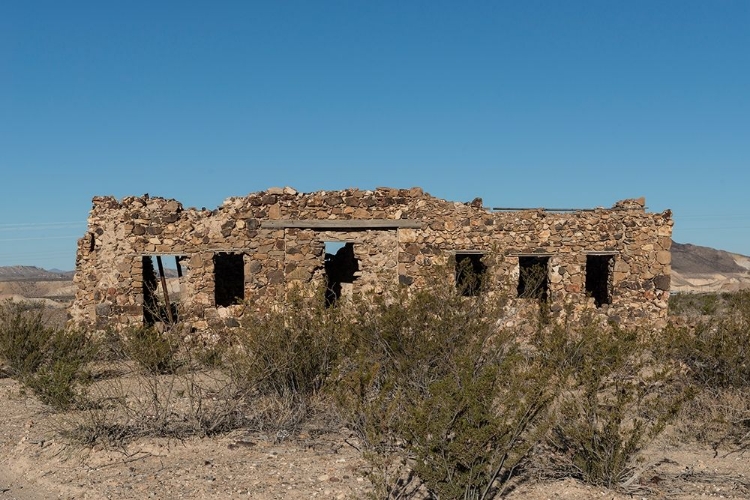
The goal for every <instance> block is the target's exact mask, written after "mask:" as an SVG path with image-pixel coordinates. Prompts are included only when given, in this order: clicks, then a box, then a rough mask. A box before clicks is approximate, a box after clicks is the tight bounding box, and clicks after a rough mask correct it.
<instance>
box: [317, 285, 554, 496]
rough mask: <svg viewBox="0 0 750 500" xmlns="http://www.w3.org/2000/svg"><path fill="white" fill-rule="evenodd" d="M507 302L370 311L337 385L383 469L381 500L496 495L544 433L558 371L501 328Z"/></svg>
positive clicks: (388, 303)
mask: <svg viewBox="0 0 750 500" xmlns="http://www.w3.org/2000/svg"><path fill="white" fill-rule="evenodd" d="M498 305H499V303H498V301H497V300H492V299H490V298H488V297H487V296H479V297H471V298H466V297H462V296H461V295H460V293H457V292H456V291H455V290H451V289H448V288H442V289H438V290H433V291H431V292H417V293H415V294H413V295H412V296H410V297H407V296H405V295H399V296H396V297H391V298H389V300H385V299H384V300H380V301H375V302H374V304H366V305H363V306H362V307H361V308H360V310H359V311H358V314H357V318H358V320H357V325H356V328H355V329H353V331H352V335H351V337H350V342H349V344H348V345H347V346H346V351H345V354H346V355H345V356H344V357H342V362H341V363H340V364H339V369H338V376H337V378H336V379H335V383H334V384H332V385H331V391H332V392H333V393H334V394H335V396H336V397H337V400H338V401H339V404H340V407H341V409H342V413H343V415H344V417H345V419H346V420H347V421H348V423H349V425H350V426H351V427H352V428H353V429H355V430H356V431H357V432H358V433H359V435H360V437H361V441H362V442H363V443H364V445H365V447H366V449H367V454H366V456H368V457H370V459H371V462H372V464H373V465H374V466H375V467H376V469H377V471H376V473H377V477H374V479H375V481H376V482H377V483H378V487H379V490H378V493H377V494H378V495H379V496H382V497H385V496H389V495H399V494H401V495H403V494H405V493H406V490H407V489H408V488H410V487H413V485H410V484H408V481H405V480H404V478H403V477H402V475H401V474H400V471H398V470H396V471H393V470H388V467H389V466H388V464H391V463H393V462H394V461H395V460H394V457H397V456H402V457H411V458H412V459H411V460H410V463H409V467H410V468H411V469H412V472H413V473H414V474H416V476H418V478H419V481H420V482H421V483H422V484H423V486H424V487H425V488H426V489H427V490H428V491H429V492H430V493H432V494H434V495H437V496H439V497H441V498H458V497H464V498H491V497H493V496H494V495H495V494H497V493H498V492H499V491H500V490H501V489H502V486H503V484H505V482H506V481H507V480H508V479H509V478H510V477H511V475H512V474H513V471H514V470H515V469H516V467H517V466H518V465H519V464H521V463H522V462H523V460H524V459H525V458H526V457H528V455H529V453H530V451H531V450H532V448H533V446H534V445H535V444H536V443H537V442H538V440H539V438H540V435H541V433H542V431H543V430H544V429H545V422H546V415H547V413H546V410H547V408H548V405H549V403H550V401H551V400H552V396H553V394H554V392H555V391H554V386H553V384H551V383H550V381H551V380H553V377H552V374H551V373H550V372H549V370H547V369H546V367H545V366H543V365H542V364H540V361H541V358H540V357H539V356H537V355H536V354H535V353H533V352H523V351H522V350H521V349H520V345H519V344H518V343H517V342H516V340H515V339H514V338H513V336H512V335H511V334H510V333H509V332H505V331H502V330H498V328H497V326H496V325H497V319H498V317H499V312H500V311H499V309H498Z"/></svg>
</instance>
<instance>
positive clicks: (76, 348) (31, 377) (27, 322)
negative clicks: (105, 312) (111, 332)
mask: <svg viewBox="0 0 750 500" xmlns="http://www.w3.org/2000/svg"><path fill="white" fill-rule="evenodd" d="M93 353H94V347H93V345H92V343H91V342H90V339H89V338H88V336H87V335H85V334H83V333H81V332H78V331H63V330H57V329H54V328H49V327H47V326H46V325H45V324H44V320H43V310H42V309H41V308H38V307H29V306H28V305H24V304H14V303H11V302H7V303H5V304H3V305H2V307H0V358H2V359H3V360H5V362H6V364H7V365H8V372H9V373H10V374H11V376H13V377H16V378H17V379H18V380H20V381H21V382H22V383H23V384H24V385H26V386H27V387H29V388H30V389H32V390H33V391H34V393H35V394H36V395H37V396H39V398H40V399H41V400H42V401H43V402H45V403H47V404H49V405H51V406H53V407H56V408H60V409H64V408H69V407H71V406H75V405H77V404H79V403H81V402H82V395H83V394H82V391H83V389H84V387H85V386H86V385H87V384H88V382H89V378H88V374H87V372H86V370H85V368H86V365H87V363H88V362H89V361H90V359H91V358H92V356H93Z"/></svg>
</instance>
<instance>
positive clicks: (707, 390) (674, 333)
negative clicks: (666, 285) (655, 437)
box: [663, 291, 750, 449]
mask: <svg viewBox="0 0 750 500" xmlns="http://www.w3.org/2000/svg"><path fill="white" fill-rule="evenodd" d="M720 297H721V307H720V308H719V309H718V312H716V313H715V314H713V315H712V316H709V317H705V318H701V319H700V320H696V321H694V322H692V324H690V325H688V326H675V325H670V326H669V328H668V329H667V330H666V332H665V339H666V341H665V343H664V352H663V355H664V356H665V357H671V358H673V359H675V360H676V361H678V362H680V363H682V364H683V365H684V366H686V367H687V370H688V374H689V376H690V377H691V379H692V381H693V383H694V384H695V386H696V388H697V390H698V391H699V392H698V394H697V396H696V398H695V400H694V401H692V402H691V403H690V404H689V405H688V406H687V407H686V408H685V411H684V413H683V418H682V419H681V420H682V428H683V430H684V431H685V432H686V433H687V435H688V436H690V437H692V438H694V439H696V440H698V441H700V442H706V443H710V444H711V445H712V446H714V447H715V448H717V449H718V447H719V446H729V447H730V448H735V449H746V448H747V447H748V446H750V391H749V390H748V388H750V291H742V292H738V293H734V294H722V295H721V296H720Z"/></svg>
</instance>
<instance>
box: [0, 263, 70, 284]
mask: <svg viewBox="0 0 750 500" xmlns="http://www.w3.org/2000/svg"><path fill="white" fill-rule="evenodd" d="M73 274H75V272H74V271H60V270H59V269H50V270H47V269H42V268H41V267H36V266H5V267H0V281H58V280H62V281H65V280H72V279H73Z"/></svg>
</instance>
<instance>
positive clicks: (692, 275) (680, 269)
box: [672, 242, 750, 292]
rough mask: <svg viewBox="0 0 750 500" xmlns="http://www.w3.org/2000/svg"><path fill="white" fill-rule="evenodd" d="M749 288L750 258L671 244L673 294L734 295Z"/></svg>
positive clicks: (686, 245) (707, 248) (687, 245)
mask: <svg viewBox="0 0 750 500" xmlns="http://www.w3.org/2000/svg"><path fill="white" fill-rule="evenodd" d="M745 288H750V257H747V256H745V255H740V254H736V253H730V252H725V251H723V250H716V249H715V248H709V247H702V246H698V245H691V244H682V243H677V242H672V291H676V292H718V291H722V292H734V291H737V290H742V289H745Z"/></svg>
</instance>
